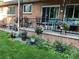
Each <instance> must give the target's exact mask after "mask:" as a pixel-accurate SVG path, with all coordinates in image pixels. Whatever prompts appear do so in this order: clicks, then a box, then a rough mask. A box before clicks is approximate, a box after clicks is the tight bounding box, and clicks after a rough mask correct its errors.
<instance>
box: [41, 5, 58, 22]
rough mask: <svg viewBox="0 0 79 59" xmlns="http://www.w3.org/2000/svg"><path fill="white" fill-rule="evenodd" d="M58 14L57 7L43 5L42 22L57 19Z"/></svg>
mask: <svg viewBox="0 0 79 59" xmlns="http://www.w3.org/2000/svg"><path fill="white" fill-rule="evenodd" d="M58 15H59V7H50V6H49V7H43V8H42V22H48V21H49V20H53V19H57V18H58Z"/></svg>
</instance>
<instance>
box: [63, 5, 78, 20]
mask: <svg viewBox="0 0 79 59" xmlns="http://www.w3.org/2000/svg"><path fill="white" fill-rule="evenodd" d="M71 5H73V6H74V8H73V16H72V18H73V19H78V18H75V16H74V14H75V7H76V6H79V4H67V5H66V7H67V6H71ZM66 7H65V13H64V15H65V16H64V18H69V17H66V10H67V9H66ZM72 18H69V19H72Z"/></svg>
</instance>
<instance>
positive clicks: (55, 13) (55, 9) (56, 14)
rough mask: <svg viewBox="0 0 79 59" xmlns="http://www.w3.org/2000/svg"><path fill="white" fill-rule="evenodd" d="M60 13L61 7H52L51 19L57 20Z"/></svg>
mask: <svg viewBox="0 0 79 59" xmlns="http://www.w3.org/2000/svg"><path fill="white" fill-rule="evenodd" d="M58 12H59V7H51V10H50V18H57V17H58Z"/></svg>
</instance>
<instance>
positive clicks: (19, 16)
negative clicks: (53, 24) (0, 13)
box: [18, 0, 20, 32]
mask: <svg viewBox="0 0 79 59" xmlns="http://www.w3.org/2000/svg"><path fill="white" fill-rule="evenodd" d="M19 23H20V0H18V32H19V27H20V24H19Z"/></svg>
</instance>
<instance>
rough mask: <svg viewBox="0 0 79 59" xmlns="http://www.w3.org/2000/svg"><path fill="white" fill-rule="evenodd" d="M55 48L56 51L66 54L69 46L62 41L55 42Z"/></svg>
mask: <svg viewBox="0 0 79 59" xmlns="http://www.w3.org/2000/svg"><path fill="white" fill-rule="evenodd" d="M53 47H54V48H55V50H56V51H58V52H61V53H63V52H65V51H66V50H68V47H67V45H66V44H63V43H62V42H60V41H55V42H54V43H53Z"/></svg>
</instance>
